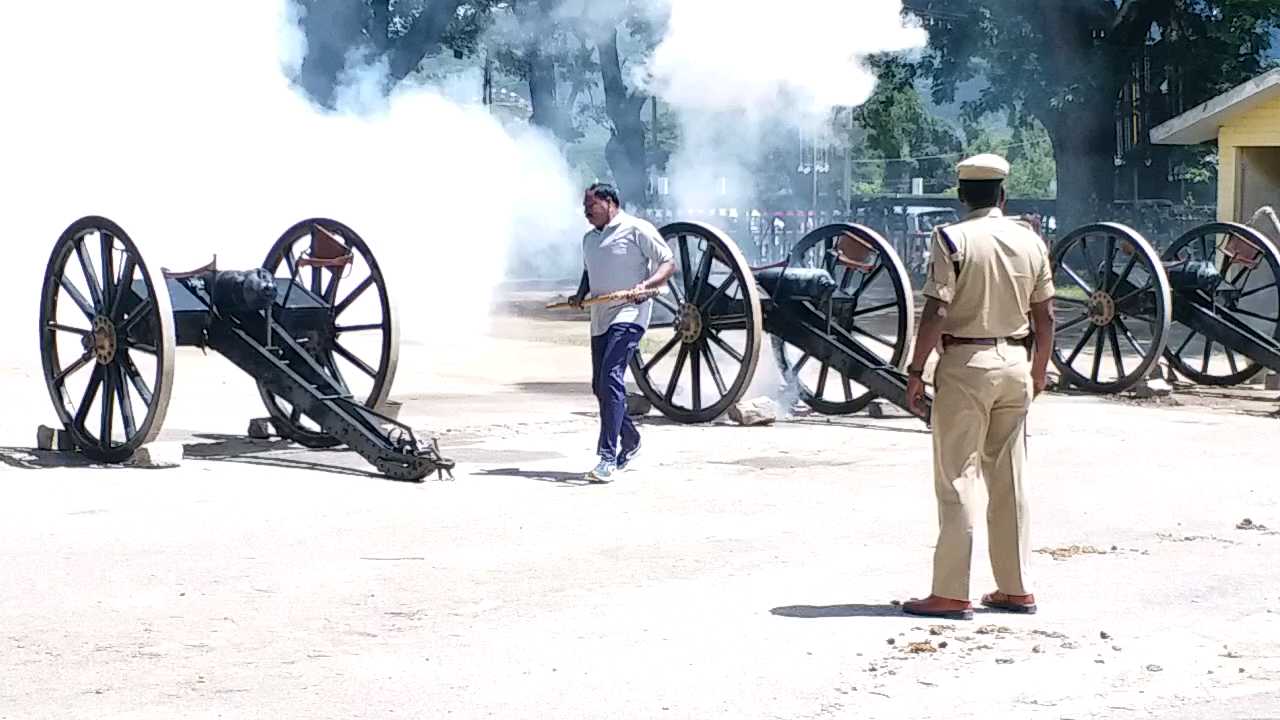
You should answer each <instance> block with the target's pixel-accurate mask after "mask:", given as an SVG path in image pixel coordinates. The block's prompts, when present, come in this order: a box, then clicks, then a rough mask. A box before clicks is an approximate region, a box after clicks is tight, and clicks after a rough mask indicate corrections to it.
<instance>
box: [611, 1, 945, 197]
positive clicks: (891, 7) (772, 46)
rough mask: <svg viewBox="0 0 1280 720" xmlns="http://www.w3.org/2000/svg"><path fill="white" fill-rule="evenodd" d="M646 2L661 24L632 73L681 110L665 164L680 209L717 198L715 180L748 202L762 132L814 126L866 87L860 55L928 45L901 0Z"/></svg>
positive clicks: (871, 77)
mask: <svg viewBox="0 0 1280 720" xmlns="http://www.w3.org/2000/svg"><path fill="white" fill-rule="evenodd" d="M648 8H649V10H650V12H651V13H653V14H654V15H655V16H661V17H662V18H663V19H664V20H665V32H664V35H663V38H662V40H661V42H660V43H659V44H658V45H657V47H656V48H655V50H654V51H653V53H652V56H651V57H650V58H649V60H648V62H647V63H645V64H644V65H642V66H639V67H637V68H636V69H635V71H634V72H633V82H635V83H636V84H638V85H639V86H640V87H642V88H644V89H645V91H646V92H648V93H650V94H653V95H655V96H657V97H658V98H660V99H661V100H663V101H664V102H666V103H667V104H669V105H670V106H672V107H673V108H674V109H675V110H676V112H677V114H678V115H679V118H680V125H681V130H682V133H681V135H682V143H681V147H680V149H679V151H678V152H677V153H676V154H675V156H674V157H673V158H672V160H671V164H670V167H669V170H670V171H671V176H672V182H673V185H674V186H675V187H676V188H677V191H676V192H677V197H678V199H679V200H680V201H681V205H683V206H685V207H707V206H708V205H713V206H714V204H715V198H716V195H717V194H718V189H717V186H718V184H719V183H718V179H719V178H721V177H723V178H726V179H727V181H728V184H729V185H730V186H733V185H736V186H738V187H739V188H740V192H741V193H742V195H743V197H738V198H733V199H735V200H739V201H740V200H745V199H746V196H749V195H750V194H751V192H752V190H753V188H752V187H751V180H752V177H751V174H752V173H751V165H752V164H753V163H755V162H758V161H759V159H760V156H759V153H760V150H761V147H762V145H763V144H764V142H765V140H766V139H777V138H778V137H780V134H781V133H785V132H802V133H808V134H816V135H819V136H820V135H822V134H823V133H824V131H825V130H826V129H827V127H826V126H827V124H828V121H829V119H830V114H831V111H832V110H833V109H834V108H839V107H856V106H859V105H861V104H863V103H864V102H866V101H867V99H868V98H870V97H871V94H872V93H873V92H874V91H875V86H876V77H875V74H874V73H873V72H872V71H871V70H870V69H869V68H868V67H867V66H866V65H865V59H866V58H867V57H868V56H870V55H875V54H878V53H884V52H903V51H908V52H910V51H914V50H917V49H920V48H923V47H924V46H925V44H926V43H927V42H928V35H927V33H926V31H925V30H924V29H923V28H922V27H921V26H920V24H919V23H918V22H917V21H915V20H913V19H910V18H906V19H904V17H903V16H902V3H901V2H900V0H858V1H857V2H850V0H790V1H789V2H786V3H773V2H746V3H744V2H740V1H738V0H650V2H649V3H648ZM664 13H665V14H664ZM722 201H723V200H722Z"/></svg>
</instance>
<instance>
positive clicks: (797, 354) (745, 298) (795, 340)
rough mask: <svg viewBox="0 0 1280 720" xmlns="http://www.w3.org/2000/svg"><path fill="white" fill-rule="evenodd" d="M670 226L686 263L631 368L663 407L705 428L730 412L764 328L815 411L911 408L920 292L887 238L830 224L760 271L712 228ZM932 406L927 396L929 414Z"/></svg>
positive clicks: (659, 304) (659, 300) (667, 231)
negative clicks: (910, 371)
mask: <svg viewBox="0 0 1280 720" xmlns="http://www.w3.org/2000/svg"><path fill="white" fill-rule="evenodd" d="M660 232H661V234H662V236H663V238H664V239H666V241H667V243H668V244H669V245H670V246H671V248H672V251H673V252H674V255H675V264H676V270H675V273H674V274H673V275H672V277H671V279H670V280H669V281H668V283H667V290H668V291H669V292H668V293H665V294H664V295H659V296H658V297H656V298H655V303H656V306H655V310H654V316H653V319H652V321H651V323H650V326H649V332H648V333H646V336H645V339H644V340H643V341H642V343H641V347H640V349H639V351H638V352H637V353H636V354H635V355H634V356H633V358H632V361H631V366H630V367H631V372H632V376H633V377H634V378H635V381H636V385H637V386H638V387H639V389H640V391H641V392H642V393H643V394H644V396H645V397H646V398H647V399H648V400H649V402H650V403H652V404H653V406H654V407H655V408H657V409H658V411H659V412H661V413H662V414H663V415H665V416H666V417H668V418H670V419H672V420H675V421H677V422H680V423H687V424H697V423H706V422H711V421H713V420H715V419H716V418H718V417H720V416H721V415H722V414H724V413H725V412H727V411H728V409H729V408H730V407H732V406H733V405H734V404H736V403H738V402H739V401H740V400H741V399H742V396H743V395H744V394H745V393H746V392H747V391H748V389H749V387H750V383H751V381H752V378H753V377H754V375H755V370H756V366H757V364H758V362H759V357H760V353H761V351H762V349H763V347H764V339H765V335H766V334H768V335H769V336H770V338H771V341H772V343H771V344H772V354H773V358H774V361H775V362H776V363H777V364H778V367H779V370H780V371H781V373H782V375H783V377H784V378H785V379H787V380H788V381H793V382H794V387H795V388H796V392H797V395H798V397H797V399H801V400H803V401H804V402H805V403H806V404H807V405H809V406H810V407H811V408H812V409H813V410H815V411H817V412H819V413H822V414H827V415H846V414H851V413H856V412H858V411H860V410H862V409H864V408H866V407H867V406H868V405H869V404H870V403H871V402H872V401H873V400H874V399H876V398H883V399H885V400H887V401H889V402H891V403H893V404H894V405H897V406H898V407H900V408H903V409H906V410H908V411H909V409H908V408H907V401H906V386H907V376H906V373H905V372H904V370H905V365H906V363H907V362H909V360H910V357H909V352H910V347H911V344H912V340H913V337H912V335H913V332H912V328H913V325H914V320H915V310H914V300H913V295H912V289H911V283H910V280H909V278H908V276H907V270H906V268H905V267H904V266H903V263H902V260H901V259H900V258H899V257H898V255H897V254H896V253H895V252H894V250H893V247H892V245H891V244H890V243H889V242H888V241H887V240H885V239H884V238H883V237H881V236H880V235H878V234H877V233H875V232H874V231H872V230H870V229H868V228H866V227H864V226H861V225H853V224H843V223H841V224H833V225H827V226H824V227H821V228H818V229H816V230H814V231H813V232H811V233H809V234H808V235H806V236H805V237H804V238H803V239H801V241H800V242H799V243H798V244H797V245H796V246H795V247H794V248H793V249H792V250H791V252H790V254H789V256H788V258H787V259H786V260H785V261H783V262H781V263H777V264H775V265H770V266H766V267H759V268H752V267H749V266H748V264H747V262H746V260H745V259H744V257H743V255H742V253H741V252H740V251H739V249H738V247H737V245H736V244H735V243H734V242H733V241H732V240H731V239H730V238H729V237H728V236H727V235H725V234H724V233H723V232H721V231H720V230H718V229H717V228H715V227H713V226H710V225H706V224H701V223H690V222H677V223H672V224H669V225H666V226H664V227H662V228H661V229H660ZM930 407H931V401H930V400H929V399H928V398H927V397H926V401H925V417H924V418H923V419H924V420H925V421H926V422H928V419H929V418H928V414H929V408H930Z"/></svg>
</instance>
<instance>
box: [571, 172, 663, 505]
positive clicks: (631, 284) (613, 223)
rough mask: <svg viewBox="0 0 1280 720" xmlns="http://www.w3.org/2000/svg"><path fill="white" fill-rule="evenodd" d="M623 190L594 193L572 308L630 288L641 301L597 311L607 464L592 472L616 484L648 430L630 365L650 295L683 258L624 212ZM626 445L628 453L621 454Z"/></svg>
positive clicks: (589, 195) (602, 188) (594, 331)
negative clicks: (638, 422)
mask: <svg viewBox="0 0 1280 720" xmlns="http://www.w3.org/2000/svg"><path fill="white" fill-rule="evenodd" d="M621 205H622V203H621V202H620V201H619V199H618V191H617V190H615V189H614V188H613V187H611V186H609V185H604V184H599V183H598V184H595V185H592V186H591V187H589V188H587V191H586V194H585V195H584V196H583V199H582V210H583V214H585V215H586V216H587V221H588V222H590V223H591V226H592V227H593V228H594V229H593V230H591V231H589V232H588V233H587V234H586V235H585V236H584V237H583V238H582V259H583V270H582V281H581V282H580V283H579V285H578V292H577V293H576V294H575V295H574V296H573V297H572V298H570V302H571V303H573V304H574V305H575V306H577V307H581V305H582V301H583V300H584V299H585V298H586V296H587V293H588V292H590V293H591V294H592V295H596V296H598V295H606V294H609V293H614V292H619V291H625V290H630V291H632V293H633V294H634V298H635V299H634V300H631V301H620V302H617V303H612V304H607V305H593V306H592V307H591V365H592V376H591V391H592V393H593V394H595V396H596V399H597V400H598V401H599V403H600V441H599V443H598V446H597V453H598V454H599V456H600V462H599V464H597V465H596V467H595V469H594V470H592V471H591V472H589V473H587V476H586V477H587V479H588V480H590V481H592V482H609V481H610V480H612V479H613V476H614V473H615V472H617V471H618V470H624V469H626V467H627V465H628V463H630V462H631V460H632V459H633V458H634V457H635V454H636V452H637V451H638V450H639V449H640V432H639V431H638V430H636V426H635V424H634V423H632V422H631V418H630V417H629V416H628V415H627V388H626V382H625V377H626V372H627V364H628V363H629V362H630V361H631V357H632V355H633V354H634V353H635V352H636V349H637V348H638V347H639V346H640V338H641V337H643V336H644V332H645V330H647V329H648V327H649V318H650V317H651V315H652V314H653V300H652V299H650V296H651V295H652V294H653V291H656V290H658V289H659V288H661V287H662V286H664V285H665V284H666V283H667V279H668V278H670V277H671V275H672V274H673V273H674V272H675V269H676V265H675V256H674V255H673V254H672V252H671V248H670V247H668V246H667V242H666V240H663V238H662V235H661V234H660V233H659V232H658V229H657V228H655V227H654V226H653V224H652V223H649V222H647V221H645V220H642V219H640V218H638V217H635V216H633V215H631V214H629V213H627V212H625V211H623V210H622V207H621ZM619 442H621V448H619Z"/></svg>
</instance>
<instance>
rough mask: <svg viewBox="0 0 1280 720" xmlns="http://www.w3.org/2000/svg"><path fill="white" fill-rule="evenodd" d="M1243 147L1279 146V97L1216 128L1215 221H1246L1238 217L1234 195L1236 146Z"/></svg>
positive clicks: (1237, 166)
mask: <svg viewBox="0 0 1280 720" xmlns="http://www.w3.org/2000/svg"><path fill="white" fill-rule="evenodd" d="M1246 147H1280V98H1276V99H1274V100H1271V101H1269V102H1267V103H1264V104H1262V105H1259V106H1258V107H1256V108H1254V109H1252V110H1250V111H1249V112H1247V113H1245V114H1244V115H1241V116H1239V117H1237V118H1234V119H1232V120H1231V121H1230V122H1229V123H1227V124H1226V125H1224V126H1223V127H1222V128H1221V129H1220V130H1219V131H1218V219H1219V220H1224V221H1237V222H1248V221H1249V218H1247V217H1244V218H1242V217H1239V212H1240V208H1239V202H1240V198H1239V197H1238V196H1237V190H1238V188H1237V181H1238V180H1239V178H1237V174H1238V172H1239V167H1240V152H1241V150H1240V149H1241V148H1246ZM1246 212H1252V210H1246Z"/></svg>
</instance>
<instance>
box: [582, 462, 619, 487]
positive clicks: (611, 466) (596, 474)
mask: <svg viewBox="0 0 1280 720" xmlns="http://www.w3.org/2000/svg"><path fill="white" fill-rule="evenodd" d="M617 472H618V466H617V464H615V463H613V462H611V461H609V460H601V461H600V464H599V465H596V469H595V470H592V471H591V472H589V473H587V480H588V481H590V482H593V483H607V482H613V476H614V474H615V473H617Z"/></svg>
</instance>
